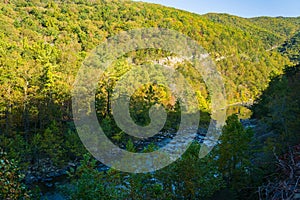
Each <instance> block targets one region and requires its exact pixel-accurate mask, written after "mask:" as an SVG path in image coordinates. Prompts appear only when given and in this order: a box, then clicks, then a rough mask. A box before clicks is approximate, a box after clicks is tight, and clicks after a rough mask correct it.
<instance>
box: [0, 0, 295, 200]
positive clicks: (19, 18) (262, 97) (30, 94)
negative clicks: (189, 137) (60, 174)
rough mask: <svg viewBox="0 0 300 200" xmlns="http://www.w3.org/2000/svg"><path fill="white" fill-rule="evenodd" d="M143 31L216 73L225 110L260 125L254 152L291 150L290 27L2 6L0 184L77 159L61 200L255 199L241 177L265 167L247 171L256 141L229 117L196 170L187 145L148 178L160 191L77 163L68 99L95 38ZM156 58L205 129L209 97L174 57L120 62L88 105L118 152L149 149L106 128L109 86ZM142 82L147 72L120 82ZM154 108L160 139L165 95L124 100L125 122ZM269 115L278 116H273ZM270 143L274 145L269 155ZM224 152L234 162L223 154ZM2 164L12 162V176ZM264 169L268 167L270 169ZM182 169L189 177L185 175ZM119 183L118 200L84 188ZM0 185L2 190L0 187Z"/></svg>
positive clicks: (107, 6)
mask: <svg viewBox="0 0 300 200" xmlns="http://www.w3.org/2000/svg"><path fill="white" fill-rule="evenodd" d="M150 27H156V28H166V29H172V30H175V31H178V32H180V33H182V34H185V35H186V36H188V37H190V38H191V39H193V40H195V41H196V42H197V43H198V44H199V45H200V46H202V47H203V48H204V49H205V50H206V51H207V52H208V53H209V55H210V57H211V58H212V60H213V61H214V62H215V63H216V66H217V69H218V71H219V72H220V73H221V75H222V78H223V80H224V83H225V88H226V93H227V100H228V104H230V105H238V104H249V105H252V104H253V103H254V102H255V106H254V108H253V110H254V117H255V118H257V119H259V120H260V121H262V122H263V124H264V125H265V124H266V126H268V128H267V129H266V130H265V131H266V132H267V133H270V132H272V134H271V135H272V137H270V139H269V140H267V142H266V143H267V144H266V145H265V146H264V145H258V146H263V147H262V148H263V149H267V148H269V147H270V146H272V147H273V146H281V148H278V149H280V150H281V153H282V152H284V151H286V149H287V148H289V147H290V146H291V145H296V144H299V143H298V141H299V137H298V135H299V128H298V127H299V126H298V125H299V119H298V116H299V109H298V108H299V102H300V101H298V99H299V97H298V93H297V91H298V89H299V70H298V69H299V66H298V67H295V65H297V64H299V60H300V59H299V58H300V56H299V49H300V39H299V38H300V17H298V18H287V17H276V18H271V17H257V18H242V17H238V16H232V15H228V14H215V13H210V14H206V15H197V14H193V13H189V12H186V11H181V10H178V9H174V8H169V7H164V6H161V5H156V4H149V3H142V2H132V1H115V0H88V1H84V0H75V1H69V0H66V1H64V0H61V1H60V0H59V1H50V0H32V1H30V0H29V1H27V0H2V1H1V2H0V97H1V98H0V151H2V150H3V151H5V152H6V153H7V154H4V153H3V154H2V153H1V162H2V161H3V162H2V163H1V164H3V163H6V164H5V166H4V164H3V169H5V170H6V169H7V170H8V171H9V170H11V171H12V172H13V174H14V176H16V178H14V176H12V177H9V178H11V179H15V181H17V182H16V183H15V184H12V185H20V184H19V182H20V180H19V179H20V177H21V175H20V177H19V175H18V173H19V171H18V170H17V169H19V168H21V171H22V172H23V173H25V174H26V173H27V174H30V173H29V172H31V174H33V171H39V170H40V169H41V168H43V163H45V162H46V163H47V162H48V163H51V165H53V166H55V167H57V169H58V168H62V167H64V166H66V165H68V163H70V162H75V161H78V160H81V168H79V170H78V171H79V172H78V174H75V175H73V176H74V177H75V178H74V177H73V178H74V179H75V182H73V184H74V185H75V186H74V187H77V189H78V191H77V193H76V192H74V191H73V193H72V192H71V193H72V194H69V195H70V196H72V198H73V199H77V198H79V197H82V198H83V197H84V195H90V198H91V199H93V198H98V197H99V196H97V195H99V194H97V193H91V192H90V191H91V190H88V189H89V188H88V187H90V188H93V189H95V191H98V190H100V191H101V192H102V193H101V195H104V194H105V195H107V193H111V195H112V196H114V197H115V198H117V197H118V198H123V199H136V198H138V199H143V198H144V197H145V196H143V194H139V192H138V191H147V192H145V194H148V195H153V196H151V197H152V198H169V199H172V198H208V197H211V196H212V195H213V194H214V193H215V192H216V191H219V190H221V189H223V188H230V190H233V191H235V192H233V193H234V195H240V196H239V197H240V198H243V197H245V196H243V191H247V192H249V193H247V192H246V193H247V194H250V193H251V195H252V196H253V194H255V191H254V190H255V189H253V188H250V189H249V188H247V184H249V185H251V184H253V185H254V186H253V187H254V188H255V187H256V186H257V185H259V184H261V183H262V182H263V181H262V180H263V178H261V179H259V178H257V179H259V180H253V179H252V178H250V177H252V175H253V174H255V175H256V176H257V177H263V176H264V175H266V174H268V173H269V172H266V171H268V170H267V169H266V168H265V166H263V167H261V168H262V170H261V171H263V172H261V171H260V172H257V171H255V168H254V167H253V160H254V158H253V156H254V155H257V154H255V153H257V152H252V150H251V149H255V148H253V146H251V145H253V143H255V142H251V140H252V138H253V136H254V137H255V136H257V134H264V133H265V132H264V133H253V132H252V131H251V130H248V129H245V128H244V127H242V125H241V124H240V122H239V120H238V118H237V117H236V116H232V117H229V118H228V120H227V125H226V127H225V128H224V130H223V132H224V136H223V137H222V138H221V141H222V145H220V147H218V148H217V150H216V151H214V152H213V153H212V154H210V155H209V156H208V157H207V158H205V160H200V159H198V160H197V156H198V155H197V149H198V148H199V146H198V145H197V144H195V145H194V146H192V147H191V149H190V150H189V153H187V154H185V156H184V157H183V158H182V159H181V160H179V161H177V162H176V163H175V164H174V165H172V166H170V167H168V168H166V169H165V170H163V171H159V172H158V173H157V174H155V175H153V176H155V178H156V179H158V180H160V181H161V182H163V184H164V186H165V188H163V187H162V186H161V184H160V183H159V182H156V183H155V184H150V183H149V182H147V184H146V185H147V187H148V188H146V187H142V185H143V181H144V180H148V179H151V176H152V175H151V174H150V175H149V174H148V175H147V174H146V175H142V176H138V175H133V176H129V175H127V174H118V173H117V172H115V171H113V170H112V171H110V172H109V173H111V175H112V176H111V177H113V178H111V179H109V178H107V177H106V176H105V175H103V174H100V173H99V172H98V171H97V170H96V169H95V168H97V167H96V165H97V164H96V163H95V161H93V160H92V159H91V158H90V157H89V156H83V155H84V154H86V153H87V151H86V150H85V149H84V147H83V145H82V144H81V142H80V140H79V138H78V136H77V133H76V130H75V127H74V124H73V122H72V108H71V103H72V102H71V90H72V87H73V84H74V81H75V77H76V74H77V72H78V70H79V68H80V67H81V65H82V62H83V61H84V59H85V58H87V57H88V56H89V55H90V54H91V52H92V50H93V49H94V48H95V47H96V46H97V45H99V44H101V43H102V42H104V41H105V40H106V39H107V38H109V37H111V36H114V35H117V34H118V33H120V32H121V31H127V30H131V29H137V28H150ZM165 57H167V58H168V60H169V64H170V65H171V66H172V67H173V68H174V69H176V70H177V71H179V72H180V73H182V74H183V75H184V76H185V77H186V78H187V79H188V81H189V83H190V84H191V86H192V88H193V89H194V91H196V97H197V100H198V102H199V105H198V108H199V110H200V111H201V114H202V119H203V118H204V119H203V122H200V126H201V125H202V126H203V127H204V128H207V124H208V122H209V118H210V117H209V116H210V114H211V113H210V112H211V105H210V104H211V102H210V101H211V99H210V94H209V91H208V90H207V88H206V86H205V83H204V81H203V80H202V77H201V76H200V74H199V73H197V72H196V70H195V69H194V68H193V66H192V65H191V63H187V62H184V61H182V62H175V61H174V62H173V60H176V58H177V55H174V54H172V53H170V52H165V51H161V50H155V49H143V50H139V51H135V52H129V53H128V54H126V55H122V56H121V57H120V58H119V59H118V60H116V61H115V62H114V63H113V64H112V65H113V68H111V71H107V72H106V73H105V74H104V75H103V76H102V77H101V79H100V80H99V84H98V88H97V89H98V90H97V93H96V95H95V98H96V109H97V115H98V116H97V117H98V119H99V122H100V124H101V125H102V127H103V129H104V131H105V132H106V134H107V136H109V137H110V138H111V139H112V140H113V141H114V142H115V143H116V144H119V145H120V146H121V147H122V148H124V149H125V148H126V149H127V150H130V151H133V152H135V151H153V150H154V149H155V148H156V147H154V146H151V145H152V144H150V145H149V146H148V147H147V148H145V149H139V150H137V147H136V146H135V145H134V144H136V143H135V141H133V142H132V138H130V137H128V136H126V134H125V133H124V132H122V130H120V129H118V127H117V126H116V124H115V123H114V122H113V117H112V113H111V108H110V98H111V91H112V88H113V87H114V86H115V84H116V82H117V81H118V80H119V79H120V77H121V76H123V75H124V74H125V73H126V72H128V71H129V70H130V69H131V68H133V67H134V66H137V65H141V64H144V66H146V67H149V68H150V69H152V68H153V69H155V67H156V64H158V63H161V62H163V59H164V58H165ZM172 62H173V63H172ZM145 77H149V74H147V73H145V74H143V76H141V77H131V79H134V78H136V79H142V78H145ZM156 103H160V104H162V105H163V106H164V107H165V108H166V109H167V111H168V120H167V123H166V125H165V127H164V130H163V131H166V132H167V131H170V130H173V131H174V130H176V129H177V128H178V127H177V125H178V121H180V117H179V114H178V113H180V109H179V107H178V104H177V102H176V101H175V100H174V98H173V96H172V94H170V91H169V90H168V89H167V88H165V87H161V86H159V85H155V84H148V85H144V86H143V88H140V89H139V90H138V91H136V92H135V93H134V95H133V97H132V98H131V104H130V108H131V115H132V118H133V119H134V120H135V122H136V123H137V124H141V125H145V124H148V123H149V116H148V110H149V108H150V107H151V106H152V105H154V104H156ZM280 106H281V108H282V109H281V110H280V109H278V107H280ZM278 115H282V116H283V117H281V118H280V117H278ZM170 132H172V131H170ZM235 138H239V139H241V140H243V142H242V143H241V144H242V146H243V149H239V150H238V147H239V145H238V144H239V142H238V141H236V140H234V139H235ZM232 141H234V142H232ZM278 141H283V142H285V144H284V145H280V144H279V142H278ZM232 143H234V144H232ZM268 145H269V146H268ZM224 149H227V150H228V151H227V150H224ZM255 150H256V149H255ZM229 151H230V152H236V153H235V154H230V153H229ZM258 151H259V150H258ZM268 153H269V154H272V150H270V149H269V152H268ZM277 153H279V152H277ZM269 154H268V155H269ZM4 155H5V156H4ZM216 155H218V156H221V157H220V159H215V158H216V157H218V156H216ZM229 158H234V161H232V162H230V161H228V162H226V160H227V159H229ZM9 160H15V161H16V162H17V163H18V165H19V168H17V167H15V166H14V162H10V161H9ZM229 160H230V159H229ZM270 163H272V164H274V162H273V161H270ZM199 165H202V166H201V167H199ZM237 166H239V167H237ZM0 168H1V169H2V166H0ZM33 168H35V169H33ZM184 169H185V170H186V169H188V170H189V172H190V173H188V174H185V173H184ZM28 171H29V172H28ZM40 171H42V170H40ZM44 171H47V170H44ZM258 171H259V170H258ZM38 173H40V172H38ZM252 173H253V174H252ZM0 174H1V173H0ZM166 174H167V175H166ZM37 176H39V177H41V176H43V174H41V173H40V174H38V175H37ZM103 176H104V177H103ZM118 176H119V177H118ZM128 176H129V178H128V179H129V180H128V181H129V182H130V185H131V186H132V188H131V189H132V190H131V191H130V192H129V193H128V191H123V192H124V196H118V195H120V191H117V190H116V188H107V187H106V185H103V184H102V183H101V184H100V183H99V184H98V185H97V184H96V182H99V180H103V179H109V180H107V181H108V182H110V183H111V184H112V185H114V186H116V185H118V184H120V183H118V181H116V180H121V179H123V178H124V177H128ZM240 176H242V177H244V178H240ZM27 177H28V176H27ZM78 177H80V178H78ZM120 177H122V178H120ZM193 177H196V178H193ZM76 178H78V181H77V179H76ZM152 178H153V177H152ZM196 179H197V180H196ZM1 180H2V179H1ZM9 180H10V179H9ZM207 180H209V181H207ZM76 181H77V182H76ZM89 181H91V183H89ZM207 182H209V184H208V183H207ZM206 184H208V185H206ZM84 185H85V187H84ZM0 186H3V185H2V183H0ZM173 186H174V187H176V188H178V191H177V192H174V191H173ZM7 187H9V184H8V186H7V185H6V186H5V188H4V186H3V187H2V188H4V189H2V188H1V187H0V198H2V197H3V198H8V197H10V196H9V195H7V193H8V192H7ZM145 188H146V189H145ZM241 188H242V189H241ZM243 188H247V189H245V190H243ZM164 190H165V191H166V192H165V193H164ZM200 190H201V192H199V191H200ZM69 192H70V191H69ZM85 192H90V193H89V194H87V193H85ZM1 193H2V194H1ZM22 194H23V195H25V196H26V198H29V196H30V194H29V193H28V192H27V191H25V189H24V190H23V185H22V190H18V191H17V190H16V195H18V196H20V195H22ZM122 194H123V193H122ZM1 195H4V196H1ZM5 195H7V196H5ZM82 195H83V196H82ZM93 195H95V196H93ZM155 195H157V196H155ZM251 195H249V196H251ZM112 196H110V197H109V196H108V198H112ZM252 196H251V197H252Z"/></svg>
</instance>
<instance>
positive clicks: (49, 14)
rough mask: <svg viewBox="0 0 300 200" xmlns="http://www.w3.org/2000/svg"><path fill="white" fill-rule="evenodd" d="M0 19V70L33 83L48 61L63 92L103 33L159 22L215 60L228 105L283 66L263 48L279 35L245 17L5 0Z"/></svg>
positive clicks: (251, 95) (125, 4)
mask: <svg viewBox="0 0 300 200" xmlns="http://www.w3.org/2000/svg"><path fill="white" fill-rule="evenodd" d="M270 20H273V19H270ZM295 20H296V19H295ZM0 22H1V23H0V38H1V44H0V45H1V48H2V49H4V51H1V65H2V66H4V69H3V70H6V68H7V70H8V71H6V72H5V73H6V74H7V73H15V72H16V71H18V73H17V74H14V75H13V74H11V75H10V76H11V77H13V76H17V77H16V78H13V80H15V79H18V78H21V79H24V78H23V77H24V73H29V72H30V73H31V74H28V76H32V77H35V78H34V79H31V80H30V81H29V84H30V85H31V86H36V87H39V85H40V84H41V83H39V82H38V81H39V80H41V79H39V78H38V77H41V76H42V74H41V72H42V71H43V69H45V64H46V63H49V64H51V65H53V66H56V67H54V68H53V69H52V70H53V72H52V73H54V74H60V75H59V77H60V81H59V82H57V84H58V86H57V87H62V88H64V89H63V90H59V92H60V93H62V92H63V93H64V94H61V95H64V96H67V94H68V93H69V91H68V89H66V88H70V86H71V84H72V81H73V80H74V75H75V74H76V72H77V69H78V67H79V66H80V64H81V61H82V60H83V59H84V58H85V57H86V55H87V54H88V52H90V51H91V50H92V49H93V48H94V47H95V46H96V45H97V44H100V43H101V42H102V41H104V40H105V38H107V37H109V36H111V35H115V34H117V33H118V32H120V31H122V30H129V29H133V28H141V27H164V28H169V29H174V30H177V31H179V32H182V33H184V34H186V35H188V36H190V37H191V38H193V39H194V40H196V41H198V42H199V44H201V45H202V46H203V47H204V48H205V49H206V50H207V51H208V52H209V53H210V54H211V56H212V58H213V59H215V60H216V61H217V66H218V68H219V70H220V72H221V73H222V75H223V76H224V78H225V81H226V88H227V93H228V99H229V101H230V102H239V101H248V100H249V99H255V98H256V96H257V95H259V94H260V93H261V91H262V90H263V89H265V88H266V87H267V85H268V82H269V78H268V77H269V75H270V74H279V73H282V69H283V67H284V66H285V65H287V64H289V61H288V59H286V58H285V57H283V56H281V55H280V54H279V53H276V52H268V51H266V49H268V48H271V47H272V46H273V45H277V44H280V43H281V42H282V41H283V38H282V37H283V36H282V35H280V34H279V35H278V34H275V33H274V32H272V30H268V29H264V28H261V27H260V26H258V25H255V24H253V23H251V20H247V19H243V18H239V17H234V16H229V15H207V16H200V15H196V14H191V13H188V12H185V11H180V10H177V9H173V8H167V7H164V6H160V5H154V4H146V3H141V2H130V1H104V0H102V1H101V0H98V1H87V2H86V1H81V0H77V1H64V2H63V3H62V2H60V1H55V2H54V1H32V2H30V1H22V0H11V1H8V3H1V11H0ZM281 27H282V26H281V25H280V24H278V29H280V28H281ZM32 66H34V69H33V68H32ZM16 67H17V68H18V70H17V69H16ZM27 68H28V70H27V71H26V70H25V69H27ZM24 70H25V71H24ZM3 73H4V72H3ZM1 79H2V77H1ZM257 80H260V81H257ZM0 82H1V83H3V82H4V80H0ZM16 84H17V83H16ZM60 84H62V85H60ZM18 87H20V86H18ZM21 88H22V87H21Z"/></svg>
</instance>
